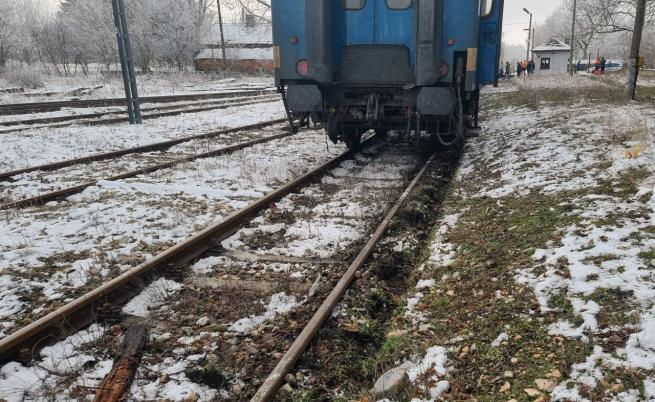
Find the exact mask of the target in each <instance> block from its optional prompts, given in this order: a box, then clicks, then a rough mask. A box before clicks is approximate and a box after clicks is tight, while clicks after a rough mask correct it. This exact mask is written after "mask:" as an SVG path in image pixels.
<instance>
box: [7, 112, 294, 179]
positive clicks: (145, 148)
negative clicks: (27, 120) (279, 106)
mask: <svg viewBox="0 0 655 402" xmlns="http://www.w3.org/2000/svg"><path fill="white" fill-rule="evenodd" d="M284 122H286V119H276V120H271V121H267V122H263V123H256V124H250V125H247V126H241V127H234V128H228V129H225V130H219V131H212V132H208V133H203V134H197V135H193V136H190V137H184V138H178V139H175V140H168V141H163V142H158V143H154V144H148V145H142V146H139V147H134V148H126V149H119V150H116V151H109V152H103V153H99V154H95V155H90V156H83V157H81V158H75V159H69V160H65V161H60V162H53V163H47V164H45V165H39V166H33V167H29V168H24V169H18V170H12V171H9V172H4V173H0V181H4V180H7V179H8V178H10V177H13V176H18V175H19V174H24V173H30V172H36V171H39V170H41V171H51V170H57V169H61V168H65V167H69V166H74V165H80V164H83V163H88V162H97V161H101V160H106V159H114V158H118V157H120V156H125V155H129V154H136V153H144V152H154V151H161V150H164V149H168V148H171V147H173V146H175V145H179V144H182V143H185V142H189V141H194V140H201V139H207V138H213V137H219V136H221V135H225V134H230V133H234V132H237V131H245V130H254V129H258V128H263V127H267V126H271V125H273V124H278V123H284Z"/></svg>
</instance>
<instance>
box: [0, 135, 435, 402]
mask: <svg viewBox="0 0 655 402" xmlns="http://www.w3.org/2000/svg"><path fill="white" fill-rule="evenodd" d="M371 143H375V140H370V141H369V142H368V143H367V145H371ZM352 157H353V155H352V154H351V153H350V152H345V153H343V154H341V155H339V156H337V157H335V158H333V159H331V160H329V161H328V162H326V163H324V164H321V165H320V166H317V167H316V168H315V169H313V170H311V171H309V172H308V173H306V174H303V175H301V176H300V177H298V178H296V179H294V180H292V181H291V182H289V183H287V184H285V185H284V186H282V187H280V188H278V189H277V190H275V191H273V192H271V193H269V194H267V195H266V196H264V197H262V198H261V199H259V200H257V201H255V202H253V203H251V204H250V205H249V206H248V207H246V208H244V209H242V210H240V211H238V212H235V213H233V214H232V215H230V216H229V217H228V218H226V219H225V220H223V221H221V222H219V223H217V224H214V225H212V226H210V227H208V228H206V229H205V230H203V231H202V232H200V233H198V234H197V235H195V236H193V237H191V238H189V239H188V240H187V241H185V242H183V243H180V244H178V245H176V246H174V247H172V248H170V249H168V250H167V251H165V252H163V253H161V254H159V255H157V256H155V257H154V258H152V259H151V260H149V261H146V262H145V263H143V264H141V265H139V266H137V267H136V268H134V269H132V270H130V271H128V272H126V273H124V274H123V275H121V276H119V277H117V278H115V279H113V280H111V281H110V282H108V283H106V284H104V285H102V286H100V287H98V288H96V289H95V290H93V291H91V292H89V293H87V294H85V295H84V296H82V297H80V298H78V299H76V300H75V301H73V302H70V303H68V304H67V305H65V306H64V307H62V308H61V309H58V310H57V311H54V312H52V313H50V314H48V315H47V316H45V317H43V318H41V319H39V320H37V321H35V322H33V323H32V324H30V325H28V326H27V327H25V328H23V329H20V330H19V331H17V332H15V333H13V334H11V335H10V336H9V337H7V338H5V339H3V340H1V341H0V358H2V359H3V360H5V361H6V360H8V359H11V358H15V357H16V356H18V355H20V354H21V353H22V354H23V355H25V353H27V352H28V351H34V350H35V347H36V349H38V345H43V342H44V339H50V340H52V338H53V337H55V338H59V337H61V336H63V335H66V334H68V333H71V332H74V331H75V330H77V329H79V328H83V327H84V326H86V325H89V324H90V323H91V322H94V321H97V320H98V318H99V317H100V316H102V315H103V314H106V313H107V311H109V310H111V309H112V308H108V305H120V304H122V303H125V302H126V301H127V300H128V299H129V298H130V297H131V296H134V295H135V294H136V293H138V289H135V288H140V286H142V285H143V284H144V283H148V282H150V281H152V280H153V279H154V278H155V277H158V276H161V275H166V273H167V272H171V271H179V269H180V267H182V266H185V265H187V264H188V263H189V262H191V261H194V260H195V261H197V260H198V258H200V257H207V256H210V258H211V256H212V255H217V254H215V253H217V252H218V253H219V254H224V253H225V250H223V251H218V250H219V249H221V247H220V246H217V245H220V244H221V242H223V244H225V242H226V241H227V242H233V241H235V237H237V235H238V234H239V233H240V232H239V230H240V229H241V230H244V231H245V232H248V231H250V232H251V231H252V229H248V228H249V226H248V225H252V223H251V222H254V221H253V218H254V217H256V216H257V214H258V213H260V212H262V211H264V210H266V211H267V213H268V215H265V216H264V215H260V216H261V217H260V218H258V219H257V221H258V222H261V221H262V218H263V220H264V221H268V220H270V218H271V216H277V215H278V214H282V215H285V214H286V212H284V211H283V212H280V211H279V210H278V209H279V208H280V206H278V208H275V207H274V208H273V210H271V209H270V207H271V205H272V204H274V203H276V202H279V201H280V200H282V205H287V207H288V200H289V198H288V196H289V195H290V194H292V193H294V192H297V191H299V189H300V188H307V187H308V186H309V185H310V184H311V183H314V184H313V185H311V186H310V187H311V188H309V189H308V192H309V194H315V193H316V192H317V191H319V190H318V189H320V188H321V186H328V188H326V189H325V191H327V192H328V193H329V192H334V191H335V188H333V187H331V186H335V185H336V184H335V183H336V182H339V183H348V185H347V187H350V186H355V187H356V186H361V185H363V186H365V188H369V189H371V190H373V192H374V193H375V194H377V197H381V198H380V200H382V199H384V200H386V201H380V200H378V201H380V202H383V204H379V205H386V207H384V208H383V211H384V210H386V213H385V215H384V216H383V217H379V216H378V217H375V216H377V215H375V214H374V215H375V216H374V217H373V219H374V220H378V219H379V218H382V221H381V223H380V224H378V225H377V226H376V227H375V230H374V231H373V235H372V236H371V237H370V239H369V240H368V241H367V242H366V244H364V246H363V247H362V249H361V251H360V252H359V253H358V254H357V256H356V257H355V258H354V259H353V260H352V263H350V265H349V266H348V269H347V270H345V271H344V270H341V269H336V271H335V272H338V275H335V273H334V272H333V273H332V274H329V273H328V274H327V275H328V277H330V279H329V280H328V283H329V282H330V281H332V282H334V280H333V279H334V278H336V277H337V276H338V277H340V280H339V281H338V283H337V284H336V286H334V288H333V289H332V290H331V291H329V295H328V297H327V298H326V299H325V301H323V302H322V303H317V302H311V303H308V304H307V308H306V310H307V311H309V310H313V307H314V306H315V305H316V304H320V307H319V308H318V309H317V310H316V314H315V315H313V317H312V318H311V319H310V320H309V321H308V324H307V326H306V327H305V329H304V330H303V331H302V332H301V335H300V336H299V337H298V340H296V341H295V342H294V343H293V345H292V346H291V347H290V348H289V350H288V352H287V353H285V354H284V356H283V357H282V359H281V360H280V363H279V364H278V366H277V367H276V368H275V370H274V371H273V372H272V374H271V375H270V376H269V377H268V379H267V380H266V381H265V382H263V384H262V386H261V388H260V390H259V391H258V392H257V393H256V394H255V395H254V398H253V401H263V400H268V399H270V397H271V396H273V395H274V393H275V391H276V390H277V389H278V387H279V386H280V385H281V382H282V381H283V379H284V377H285V374H286V372H288V370H289V369H290V368H292V367H293V365H294V364H295V362H296V361H297V359H298V358H299V356H300V355H301V354H302V352H303V350H304V349H305V348H306V347H307V345H308V344H309V342H310V341H311V339H312V338H313V337H314V335H315V334H316V331H317V330H318V328H320V326H321V325H322V323H323V322H324V321H325V319H326V318H327V317H329V315H330V313H331V311H332V310H333V309H334V306H335V305H336V303H337V302H338V301H339V300H340V299H341V297H342V296H343V294H344V292H345V290H346V289H347V288H348V286H349V284H350V283H351V282H352V280H353V279H354V278H355V275H356V272H357V270H358V269H359V268H361V266H362V265H363V264H364V263H365V262H366V260H367V259H368V257H369V256H370V255H371V253H372V251H373V249H374V248H375V246H376V244H377V243H378V242H379V241H380V240H381V239H382V237H383V235H384V233H385V232H386V230H387V228H388V227H389V224H390V222H391V220H392V219H393V217H394V216H395V214H396V213H397V212H398V210H399V208H400V206H401V205H402V204H403V203H404V202H405V201H406V199H407V198H408V197H409V195H410V193H411V192H412V190H413V189H414V187H415V186H416V184H417V183H418V182H419V180H420V179H421V177H422V176H423V175H424V173H425V172H426V170H427V169H428V166H429V165H430V164H431V163H433V162H434V157H432V158H430V159H429V160H428V161H427V162H426V163H425V164H423V166H422V168H421V169H420V170H419V171H418V173H417V174H416V175H414V178H413V180H411V182H410V183H409V185H407V186H405V185H404V184H402V182H403V181H404V180H401V179H399V178H398V177H401V176H402V175H399V176H398V175H394V174H391V175H390V176H384V175H383V176H380V175H379V174H377V173H375V174H371V173H372V172H377V171H375V170H374V169H369V167H368V166H369V165H366V164H370V165H371V166H373V165H374V163H375V160H378V161H382V162H380V163H390V161H391V160H396V161H397V160H398V158H397V157H396V156H386V158H387V159H386V161H385V159H384V158H385V156H384V155H383V156H382V157H379V158H377V159H376V157H369V156H364V157H357V158H356V159H354V160H353V159H352ZM400 160H405V165H402V166H404V167H401V168H398V169H396V170H395V172H396V173H398V172H401V171H407V170H409V171H413V172H416V170H415V169H416V168H415V167H414V168H412V167H410V166H415V162H411V161H412V160H414V159H412V158H411V157H407V156H405V157H400ZM372 161H373V162H372ZM362 164H364V165H365V167H362V168H361V169H360V168H359V167H358V165H362ZM358 169H360V171H362V172H368V173H366V174H362V177H361V178H357V177H354V178H349V177H346V175H348V174H349V172H351V173H352V172H353V171H355V172H356V171H358ZM403 169H404V170H403ZM346 170H347V171H346ZM328 173H329V174H330V175H329V176H328ZM369 176H370V177H369ZM396 176H398V177H396ZM321 177H323V178H324V179H323V180H321V181H320V182H319V181H318V178H321ZM384 177H386V178H387V179H389V178H392V181H394V183H393V184H391V186H392V187H388V186H389V185H388V184H384V181H385V180H387V179H384ZM380 180H382V181H380ZM390 180H391V179H390ZM378 181H380V182H378ZM369 182H370V183H369ZM398 182H401V183H398ZM391 188H398V190H397V193H400V192H402V194H400V196H399V197H397V198H394V199H393V201H389V200H388V197H389V192H390V191H391V193H394V192H396V190H391ZM402 188H404V191H402ZM342 191H346V190H342ZM346 192H347V191H346ZM328 193H326V194H328ZM334 196H335V197H336V198H337V199H338V195H334ZM298 197H299V198H302V197H305V195H304V193H298ZM366 198H367V199H370V198H376V197H373V196H372V195H370V194H369V195H366ZM384 202H386V204H384ZM379 205H378V206H379ZM282 208H285V207H282ZM371 209H375V208H371ZM271 211H273V212H271ZM271 214H272V215H271ZM378 214H379V213H378ZM370 218H371V217H369V219H370ZM351 219H352V218H351ZM360 219H361V218H360ZM273 225H274V223H273ZM243 228H246V229H243ZM245 232H244V233H245ZM264 232H265V231H264ZM234 233H237V234H234ZM217 247H218V248H217ZM226 247H228V246H226ZM270 247H272V245H271V246H270ZM228 248H230V247H228ZM208 252H209V254H207V253H208ZM347 254H348V255H351V254H352V253H351V252H349V253H347ZM235 255H240V256H236V257H235ZM244 255H250V257H249V258H252V259H254V260H256V261H257V262H259V263H261V262H262V261H264V262H266V261H269V262H270V261H273V262H275V261H277V262H280V261H283V260H285V257H284V256H281V257H275V256H272V255H270V254H266V255H261V254H258V253H256V252H251V253H249V252H247V251H246V252H242V253H241V254H239V253H236V252H235V253H232V254H230V256H231V258H236V259H239V258H244ZM344 258H345V257H344V256H343V255H342V256H341V257H339V258H320V257H319V258H315V259H311V258H310V259H307V258H296V259H294V258H291V257H288V258H286V260H288V261H296V262H297V263H298V264H303V263H304V264H307V263H309V264H310V265H312V266H321V265H326V264H327V265H330V264H331V266H334V265H335V264H336V265H337V266H340V265H342V264H343V262H342V261H344ZM346 265H347V264H346ZM226 269H227V268H226ZM211 276H212V277H213V276H218V277H220V273H215V274H214V275H211ZM319 278H320V275H319ZM242 279H243V280H236V282H243V286H245V287H244V289H247V288H248V286H249V285H247V283H249V282H248V281H247V280H245V278H242ZM199 280H200V281H201V282H202V279H199ZM207 281H208V282H211V280H209V279H208V280H207ZM259 282H260V283H259V284H258V286H260V285H262V284H264V285H265V281H264V282H261V280H260V281H259ZM318 282H319V281H318V280H317V281H316V282H315V285H316V283H318ZM253 283H254V282H253ZM323 285H324V284H323ZM288 287H290V288H293V285H288ZM301 287H302V286H301ZM312 288H313V286H312ZM246 293H247V292H246ZM325 293H326V291H323V292H319V294H325ZM239 294H242V296H244V295H243V292H239ZM214 297H216V296H214ZM218 298H219V300H220V299H221V296H218ZM245 300H248V297H247V296H245V297H244V300H243V302H244V303H246V301H245ZM227 308H229V306H227ZM114 310H115V309H114ZM178 314H181V313H178ZM169 315H170V314H169ZM176 319H179V316H178V318H176ZM62 323H66V324H65V325H62ZM178 325H182V323H179V324H178ZM64 328H66V329H64ZM282 345H284V343H283V344H282ZM237 347H238V346H237ZM28 354H29V353H28ZM144 358H145V357H144ZM250 395H252V393H250ZM242 396H243V395H242Z"/></svg>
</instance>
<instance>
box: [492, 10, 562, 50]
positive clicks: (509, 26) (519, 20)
mask: <svg viewBox="0 0 655 402" xmlns="http://www.w3.org/2000/svg"><path fill="white" fill-rule="evenodd" d="M560 5H562V0H505V16H504V18H503V38H504V39H505V42H506V43H507V44H511V45H518V44H521V45H525V44H526V42H527V41H528V32H527V31H525V32H524V31H523V30H524V29H528V25H529V24H530V16H529V15H528V14H526V13H525V12H524V11H523V8H524V7H525V8H527V9H528V11H530V12H531V13H532V14H533V20H532V22H533V23H535V22H536V23H539V22H543V21H544V20H545V19H546V18H547V17H548V16H549V15H550V14H552V12H553V11H555V10H556V9H557V8H558V7H559V6H560Z"/></svg>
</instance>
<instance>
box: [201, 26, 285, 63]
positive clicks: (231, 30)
mask: <svg viewBox="0 0 655 402" xmlns="http://www.w3.org/2000/svg"><path fill="white" fill-rule="evenodd" d="M223 38H224V43H225V59H223V41H222V40H221V27H220V25H219V24H213V25H212V26H211V27H210V29H209V30H208V33H207V35H206V36H205V38H204V39H203V50H202V51H200V53H198V55H196V70H198V71H224V70H236V71H241V72H247V73H258V72H271V71H272V70H273V27H272V26H271V24H270V23H263V22H258V21H257V20H255V19H254V18H246V19H245V21H244V22H239V23H232V24H223Z"/></svg>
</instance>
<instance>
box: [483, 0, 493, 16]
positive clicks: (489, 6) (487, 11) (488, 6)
mask: <svg viewBox="0 0 655 402" xmlns="http://www.w3.org/2000/svg"><path fill="white" fill-rule="evenodd" d="M493 6H494V0H480V17H483V18H484V17H488V16H490V15H491V11H492V10H493Z"/></svg>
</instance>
